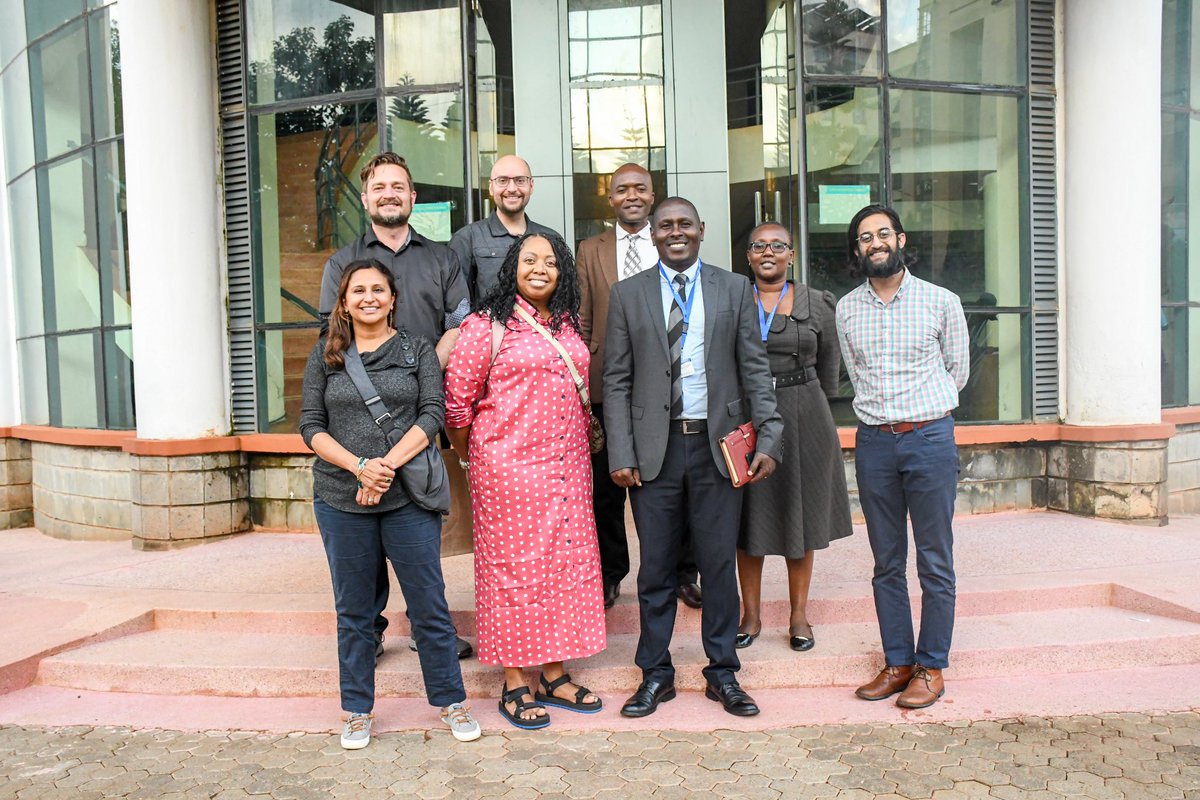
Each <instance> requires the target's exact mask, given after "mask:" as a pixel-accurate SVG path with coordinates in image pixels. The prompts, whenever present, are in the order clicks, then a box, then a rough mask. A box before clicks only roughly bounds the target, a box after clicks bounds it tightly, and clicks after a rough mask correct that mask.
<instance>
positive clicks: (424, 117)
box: [355, 92, 467, 242]
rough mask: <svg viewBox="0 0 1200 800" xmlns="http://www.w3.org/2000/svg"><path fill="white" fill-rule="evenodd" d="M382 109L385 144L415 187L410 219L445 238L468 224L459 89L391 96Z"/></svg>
mask: <svg viewBox="0 0 1200 800" xmlns="http://www.w3.org/2000/svg"><path fill="white" fill-rule="evenodd" d="M387 109H388V149H389V150H392V151H394V152H397V153H399V154H400V155H402V156H404V159H405V161H407V162H408V167H409V170H410V171H411V172H412V177H413V183H414V184H415V188H416V190H417V202H416V205H415V206H414V207H413V213H412V216H411V217H410V219H409V222H410V223H411V224H412V227H413V228H414V229H416V230H417V231H418V232H419V233H421V234H422V235H424V236H428V237H429V238H430V239H433V240H434V241H436V242H448V241H450V236H451V234H452V233H453V232H454V231H456V230H458V229H459V228H461V227H462V226H463V225H466V224H467V215H466V191H465V187H464V183H463V181H464V178H463V121H462V94H461V93H460V92H440V93H435V92H430V93H428V94H406V95H401V96H399V97H391V98H388V101H387ZM355 178H356V179H357V175H356V176H355Z"/></svg>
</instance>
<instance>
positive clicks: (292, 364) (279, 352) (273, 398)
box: [258, 327, 318, 433]
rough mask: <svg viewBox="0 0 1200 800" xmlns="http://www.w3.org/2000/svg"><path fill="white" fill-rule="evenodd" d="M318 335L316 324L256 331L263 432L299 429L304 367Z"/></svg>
mask: <svg viewBox="0 0 1200 800" xmlns="http://www.w3.org/2000/svg"><path fill="white" fill-rule="evenodd" d="M317 335H318V329H317V328H316V327H313V328H288V329H286V330H275V331H259V333H258V369H259V379H258V392H259V395H258V402H259V414H260V415H261V416H262V419H261V420H260V422H259V429H260V430H262V431H263V432H264V433H295V432H296V431H297V430H299V424H300V403H301V394H302V393H303V389H304V367H305V365H307V364H308V356H309V354H310V353H312V349H313V346H314V345H316V343H317Z"/></svg>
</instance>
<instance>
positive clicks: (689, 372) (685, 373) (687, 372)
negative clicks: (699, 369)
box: [679, 361, 696, 378]
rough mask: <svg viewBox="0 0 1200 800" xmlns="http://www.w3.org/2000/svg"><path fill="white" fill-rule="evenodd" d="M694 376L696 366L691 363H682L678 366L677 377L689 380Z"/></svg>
mask: <svg viewBox="0 0 1200 800" xmlns="http://www.w3.org/2000/svg"><path fill="white" fill-rule="evenodd" d="M695 374H696V365H695V364H694V363H692V362H691V361H684V362H683V363H682V364H680V365H679V377H681V378H690V377H692V376H693V375H695Z"/></svg>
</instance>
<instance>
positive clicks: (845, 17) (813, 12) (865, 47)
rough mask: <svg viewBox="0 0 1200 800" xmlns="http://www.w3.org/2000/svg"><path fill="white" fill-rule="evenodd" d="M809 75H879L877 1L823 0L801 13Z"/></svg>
mask: <svg viewBox="0 0 1200 800" xmlns="http://www.w3.org/2000/svg"><path fill="white" fill-rule="evenodd" d="M801 17H802V21H801V30H802V32H803V34H804V71H805V73H807V74H809V75H878V74H879V35H880V25H879V22H880V19H879V0H825V1H824V2H820V3H811V4H805V5H804V10H803V11H802V12H801Z"/></svg>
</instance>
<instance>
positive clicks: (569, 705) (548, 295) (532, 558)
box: [446, 233, 605, 728]
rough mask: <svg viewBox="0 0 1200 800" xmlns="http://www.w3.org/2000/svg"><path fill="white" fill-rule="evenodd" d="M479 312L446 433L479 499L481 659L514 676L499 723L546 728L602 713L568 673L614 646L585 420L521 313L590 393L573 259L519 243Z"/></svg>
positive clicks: (462, 338) (537, 237) (463, 353)
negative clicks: (558, 715) (537, 672)
mask: <svg viewBox="0 0 1200 800" xmlns="http://www.w3.org/2000/svg"><path fill="white" fill-rule="evenodd" d="M479 309H480V310H479V311H477V312H476V313H474V314H472V315H471V316H469V317H467V319H466V320H465V321H464V322H463V324H462V327H461V328H460V333H459V339H458V342H457V344H456V345H455V347H454V352H453V353H452V354H451V356H450V363H449V365H448V366H447V368H446V431H447V434H448V435H449V437H450V442H451V444H453V446H454V449H455V451H456V452H457V453H458V455H459V458H460V459H464V460H465V461H466V462H467V466H468V473H467V474H468V477H469V480H470V486H471V510H472V514H473V518H474V533H475V604H476V623H477V628H478V634H479V636H478V641H477V649H478V653H479V660H480V661H481V662H483V663H485V664H499V665H502V666H503V667H504V687H503V689H502V693H501V700H500V704H499V705H500V713H501V714H502V715H503V716H504V717H505V718H506V719H507V720H508V721H509V722H511V723H512V724H513V725H516V726H517V727H519V728H543V727H545V726H546V725H549V724H550V717H549V715H548V713H547V711H546V708H545V706H553V707H556V708H565V709H569V710H571V711H580V712H584V713H593V712H596V711H599V710H600V708H601V701H600V698H599V697H597V696H595V695H594V694H592V693H591V692H589V691H588V690H587V689H586V688H584V687H582V686H579V685H577V684H575V683H574V682H573V681H572V680H571V676H570V675H568V674H567V673H566V671H565V668H564V666H563V661H565V660H567V659H571V658H582V657H584V656H589V655H592V654H593V653H598V652H600V651H601V650H603V649H604V647H605V633H604V597H603V586H602V581H601V577H600V551H599V549H598V546H597V543H596V520H595V517H594V516H593V513H592V483H591V457H590V453H589V450H588V419H589V418H588V414H587V412H586V411H585V410H584V409H583V405H582V403H581V402H580V399H579V395H578V393H577V392H576V389H575V382H574V380H573V379H572V377H571V372H570V370H569V369H568V367H567V364H566V362H565V361H564V360H563V358H562V356H561V355H560V354H559V352H558V350H557V349H556V348H555V347H554V345H553V344H552V343H551V342H549V341H548V340H547V339H546V337H545V336H544V335H543V334H542V333H540V332H539V331H538V329H537V327H535V325H534V324H532V323H530V322H529V321H527V320H526V318H525V317H523V316H522V311H521V310H522V309H523V311H524V313H526V314H528V315H530V316H532V317H533V318H534V319H535V320H536V321H537V323H538V326H539V327H542V328H543V329H544V330H547V331H549V332H550V333H551V334H552V335H553V336H554V338H555V339H556V340H557V341H558V343H559V344H561V345H562V347H563V348H565V350H566V351H567V353H568V355H569V356H570V357H571V360H572V361H573V362H574V366H575V369H576V371H577V372H578V373H579V374H580V375H581V376H583V379H584V380H585V381H586V380H587V370H588V362H589V357H590V354H589V352H588V348H587V345H586V344H584V342H583V339H582V338H580V336H579V329H578V326H579V316H578V314H579V280H578V276H577V273H576V272H575V263H574V260H573V259H572V257H571V251H570V250H569V249H568V248H567V246H566V244H565V243H564V242H563V241H562V240H561V239H559V238H558V237H551V236H546V235H545V234H536V233H535V234H526V235H525V236H522V237H521V238H520V239H518V240H517V241H516V243H515V244H513V246H512V248H511V249H510V250H509V252H508V256H507V257H506V258H505V260H504V264H503V266H502V267H501V268H500V274H499V276H498V282H497V284H496V286H495V287H493V289H492V290H491V291H490V292H489V293H488V294H487V296H486V297H484V298H483V299H482V300H480V301H479ZM493 320H495V321H496V322H497V323H500V324H498V325H493ZM530 666H540V667H541V677H540V678H539V685H538V688H537V691H536V693H535V695H534V698H535V700H536V702H531V701H530V699H529V694H530V692H529V687H528V685H526V683H525V675H524V672H523V671H522V668H523V667H530Z"/></svg>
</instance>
